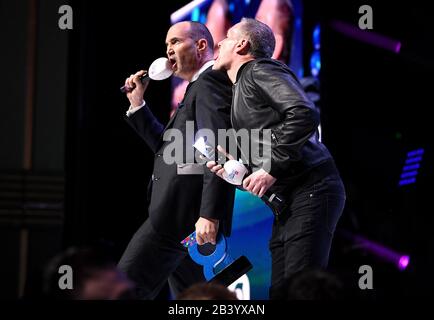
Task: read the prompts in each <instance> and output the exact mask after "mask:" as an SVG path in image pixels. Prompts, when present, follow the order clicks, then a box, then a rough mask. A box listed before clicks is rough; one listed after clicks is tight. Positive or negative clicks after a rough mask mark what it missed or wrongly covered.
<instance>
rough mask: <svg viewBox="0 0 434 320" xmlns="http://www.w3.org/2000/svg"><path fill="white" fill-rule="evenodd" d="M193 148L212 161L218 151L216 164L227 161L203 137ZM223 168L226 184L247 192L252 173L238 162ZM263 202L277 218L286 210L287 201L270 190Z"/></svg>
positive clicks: (227, 163)
mask: <svg viewBox="0 0 434 320" xmlns="http://www.w3.org/2000/svg"><path fill="white" fill-rule="evenodd" d="M193 147H194V148H195V149H197V150H198V151H199V152H200V153H201V154H202V155H203V156H204V157H205V158H207V159H208V160H211V161H214V158H215V155H216V151H217V159H216V163H219V162H220V163H221V162H223V161H222V160H224V159H227V157H226V155H224V154H222V153H221V152H220V151H218V150H216V149H215V148H214V147H213V146H211V145H210V144H209V143H208V142H207V141H206V139H204V138H203V137H200V138H199V139H198V140H196V142H195V143H194V144H193ZM223 167H224V169H225V171H224V173H223V179H224V180H225V181H226V182H229V183H230V184H233V185H235V186H236V188H237V189H240V190H242V191H246V190H245V189H244V188H243V179H244V176H245V175H246V174H247V175H249V174H251V171H250V170H249V169H248V168H247V167H246V166H245V165H244V164H243V163H241V162H240V161H237V160H229V161H227V162H226V163H225V164H224V166H223ZM261 200H262V201H264V203H265V204H266V205H268V207H270V209H271V211H273V214H274V216H275V217H276V218H278V217H279V215H280V214H281V213H282V212H283V210H284V208H285V201H284V200H283V198H282V197H281V196H279V195H278V194H276V193H274V192H272V191H270V190H269V189H268V190H267V191H265V193H264V195H263V196H262V197H261Z"/></svg>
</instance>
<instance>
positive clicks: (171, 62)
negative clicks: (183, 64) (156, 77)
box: [169, 58, 178, 71]
mask: <svg viewBox="0 0 434 320" xmlns="http://www.w3.org/2000/svg"><path fill="white" fill-rule="evenodd" d="M169 62H170V67H171V68H172V70H173V71H176V69H177V67H178V64H177V63H176V59H175V58H169Z"/></svg>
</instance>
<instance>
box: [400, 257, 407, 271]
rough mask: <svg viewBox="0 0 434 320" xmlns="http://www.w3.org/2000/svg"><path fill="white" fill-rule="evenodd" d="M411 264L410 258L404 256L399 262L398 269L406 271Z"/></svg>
mask: <svg viewBox="0 0 434 320" xmlns="http://www.w3.org/2000/svg"><path fill="white" fill-rule="evenodd" d="M409 263H410V257H409V256H402V257H401V258H399V262H398V268H399V270H405V269H406V268H407V267H408V265H409Z"/></svg>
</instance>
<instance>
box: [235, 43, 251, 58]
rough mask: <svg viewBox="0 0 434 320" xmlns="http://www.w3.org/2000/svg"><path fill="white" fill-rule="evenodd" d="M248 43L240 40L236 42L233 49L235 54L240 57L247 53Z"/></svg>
mask: <svg viewBox="0 0 434 320" xmlns="http://www.w3.org/2000/svg"><path fill="white" fill-rule="evenodd" d="M249 49H250V42H249V41H248V40H247V39H241V40H239V41H238V43H237V46H236V48H235V52H236V53H238V54H240V55H245V54H247V52H249Z"/></svg>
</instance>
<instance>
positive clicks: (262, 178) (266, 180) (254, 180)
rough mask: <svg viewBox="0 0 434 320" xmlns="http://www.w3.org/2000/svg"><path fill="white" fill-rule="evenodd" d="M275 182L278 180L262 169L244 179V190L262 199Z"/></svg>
mask: <svg viewBox="0 0 434 320" xmlns="http://www.w3.org/2000/svg"><path fill="white" fill-rule="evenodd" d="M275 182H276V178H274V177H273V176H272V175H271V174H269V173H268V172H266V171H265V170H264V169H260V170H258V171H256V172H254V173H252V174H251V175H250V176H248V177H247V178H245V179H244V181H243V188H244V189H246V190H247V191H249V192H251V193H253V194H254V195H256V196H258V197H260V198H261V197H262V196H263V195H264V194H265V192H266V191H267V190H268V188H270V187H271V186H272V185H273V184H274V183H275Z"/></svg>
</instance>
